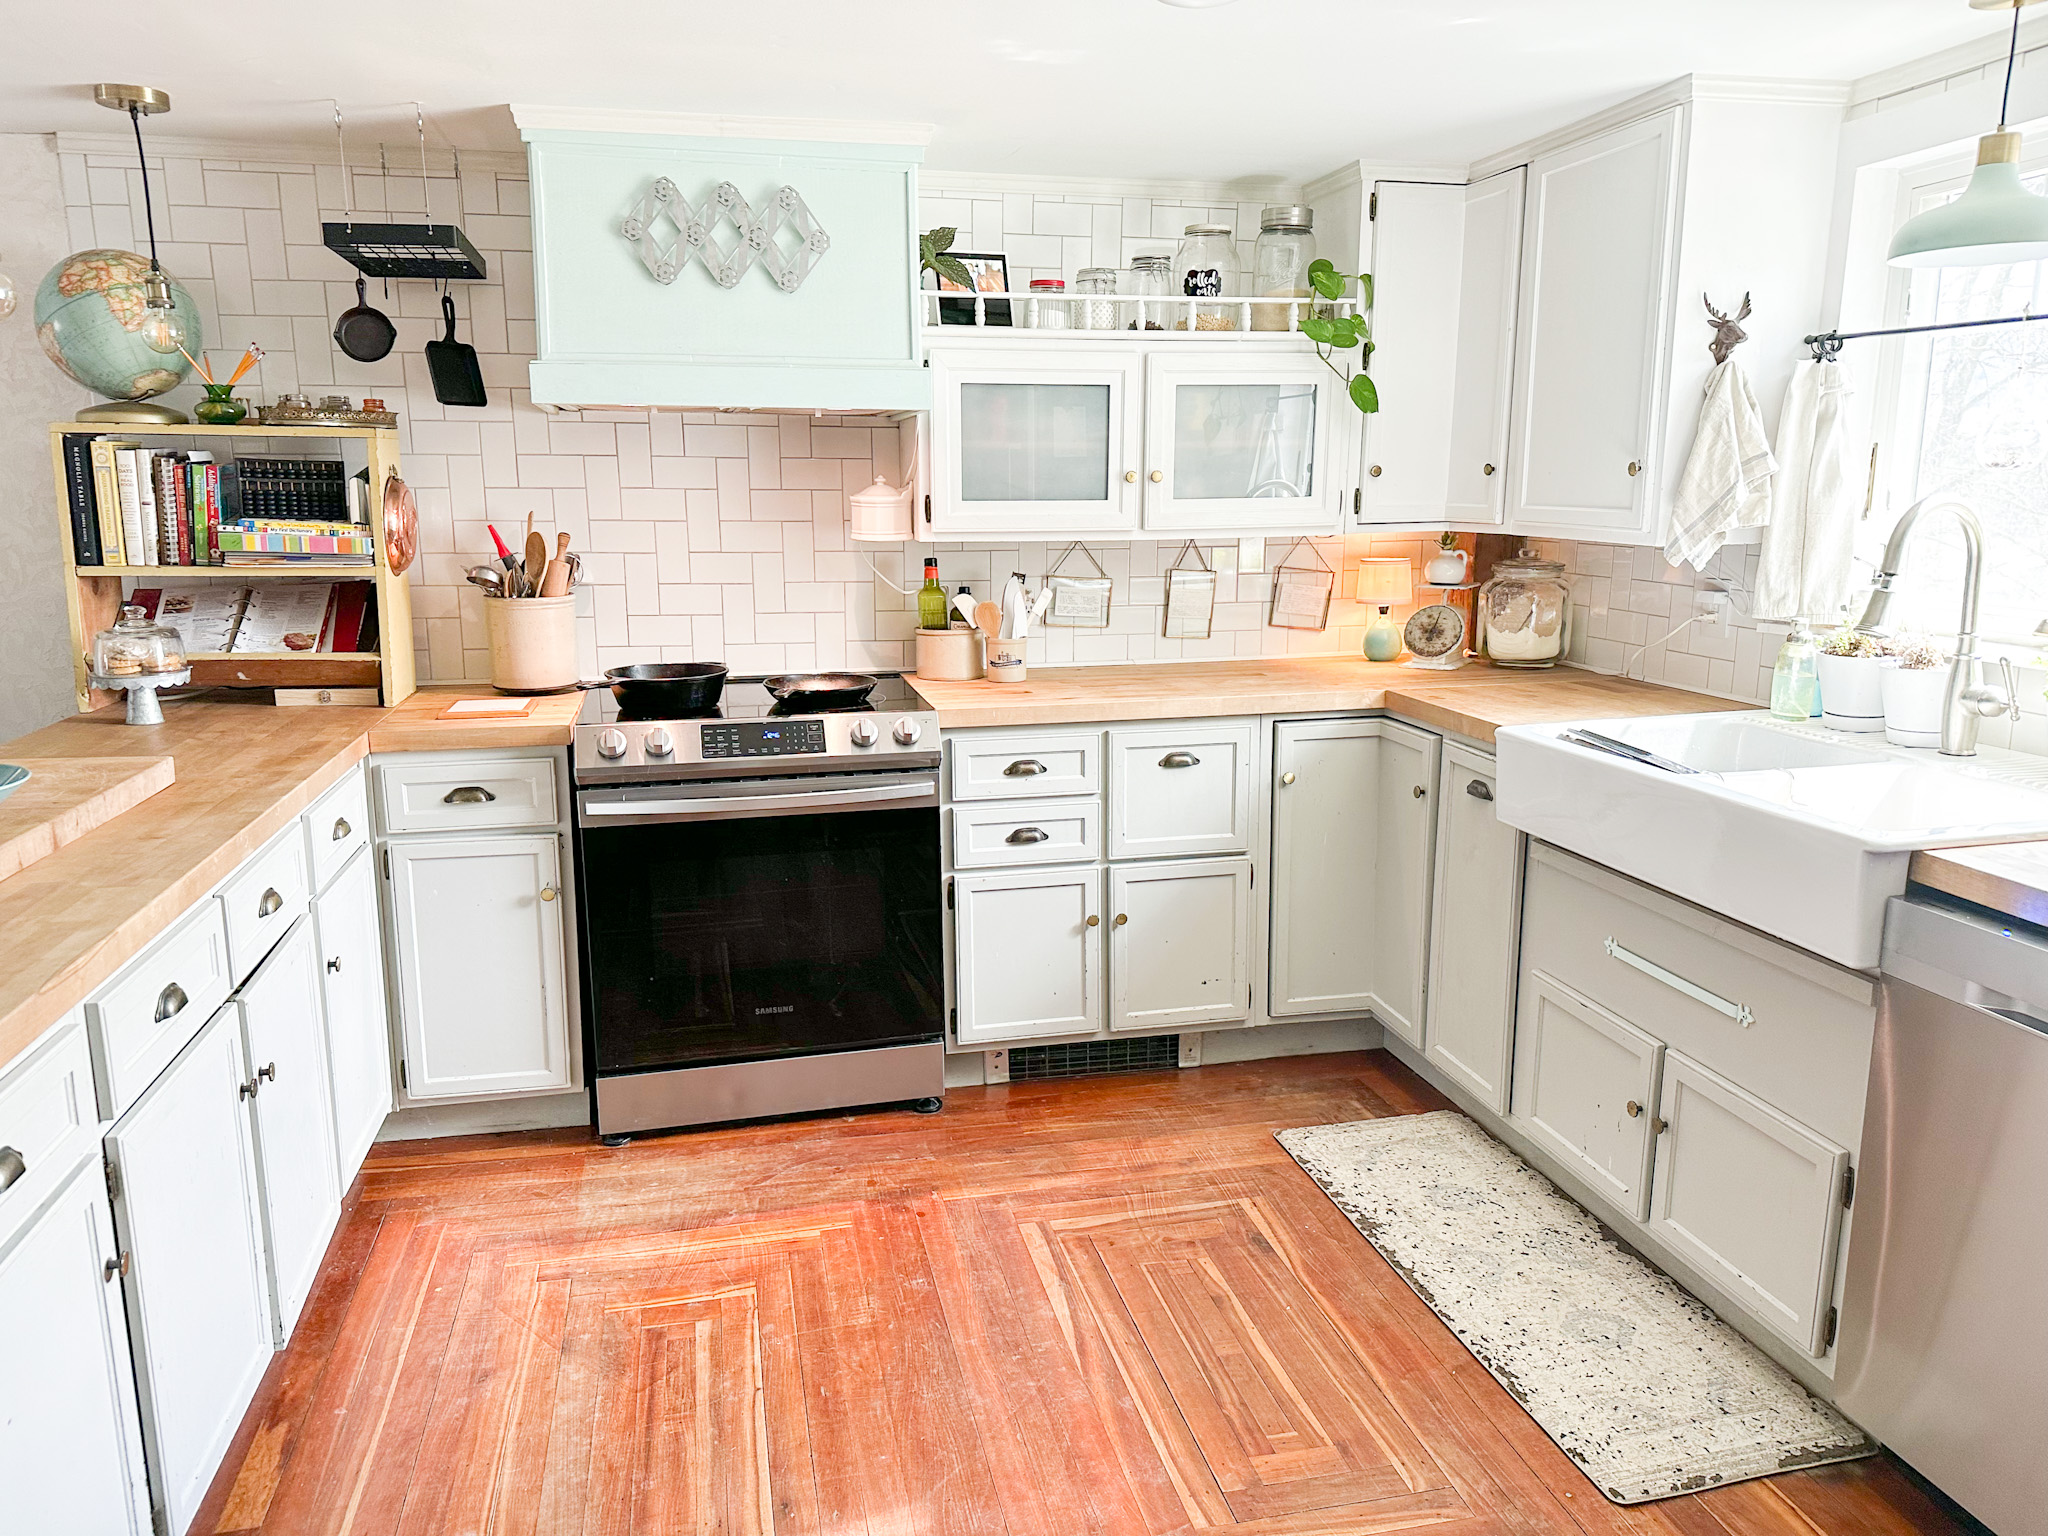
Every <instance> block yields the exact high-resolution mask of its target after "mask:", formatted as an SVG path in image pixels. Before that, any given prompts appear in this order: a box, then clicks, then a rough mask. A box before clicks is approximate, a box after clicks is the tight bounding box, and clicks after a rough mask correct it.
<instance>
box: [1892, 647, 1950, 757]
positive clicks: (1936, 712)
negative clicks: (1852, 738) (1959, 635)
mask: <svg viewBox="0 0 2048 1536" xmlns="http://www.w3.org/2000/svg"><path fill="white" fill-rule="evenodd" d="M1948 672H1949V669H1948V668H1947V667H1945V666H1944V667H1921V668H1918V669H1913V668H1907V667H1880V668H1879V669H1878V676H1879V677H1880V679H1882V681H1881V682H1880V684H1879V686H1880V687H1881V688H1882V689H1883V691H1884V739H1885V740H1886V741H1888V742H1890V743H1891V744H1892V745H1893V746H1895V747H1938V746H1940V745H1941V704H1942V700H1943V699H1945V698H1946V697H1947V696H1948Z"/></svg>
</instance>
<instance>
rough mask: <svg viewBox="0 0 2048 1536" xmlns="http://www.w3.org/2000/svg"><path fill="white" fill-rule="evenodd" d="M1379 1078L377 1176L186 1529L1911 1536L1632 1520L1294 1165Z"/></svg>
mask: <svg viewBox="0 0 2048 1536" xmlns="http://www.w3.org/2000/svg"><path fill="white" fill-rule="evenodd" d="M1442 1107H1445V1106H1444V1104H1443V1101H1442V1100H1441V1099H1439V1098H1438V1097H1437V1096H1436V1095H1435V1094H1434V1093H1433V1092H1432V1091H1431V1090H1430V1089H1429V1088H1428V1087H1426V1086H1425V1085H1424V1084H1422V1083H1421V1082H1419V1081H1418V1080H1417V1079H1416V1078H1415V1077H1413V1076H1412V1075H1411V1074H1409V1073H1408V1072H1407V1071H1405V1070H1404V1069H1402V1068H1401V1067H1400V1066H1399V1065H1398V1064H1397V1063H1395V1062H1394V1061H1393V1060H1392V1059H1391V1058H1390V1057H1389V1056H1387V1055H1386V1054H1385V1053H1384V1052H1373V1053H1369V1054H1365V1055H1351V1056H1323V1057H1309V1058H1296V1059H1292V1060H1283V1061H1269V1062H1252V1063H1246V1064H1241V1065H1233V1066H1218V1067H1206V1068H1200V1069H1195V1070H1191V1071H1185V1072H1169V1073H1159V1074H1152V1075H1146V1076H1136V1077H1123V1078H1096V1079H1086V1080H1081V1081H1075V1082H1065V1083H1049V1084H1035V1085H1013V1086H1011V1087H1007V1088H990V1089H972V1090H967V1091H960V1092H955V1093H954V1094H952V1095H951V1096H950V1097H949V1098H948V1100H947V1104H946V1110H945V1113H944V1114H943V1115H940V1116H938V1117H934V1118H924V1117H919V1116H914V1115H912V1114H910V1113H908V1112H897V1111H890V1112H880V1113H869V1114H862V1115H856V1116H847V1117H833V1118H829V1119H818V1120H808V1121H799V1122H790V1123H784V1124H777V1125H766V1126H751V1127H742V1128H738V1129H729V1130H718V1131H708V1132H697V1133H693V1134H688V1135H679V1136H673V1137H667V1138H662V1139H657V1140H651V1141H643V1142H638V1143H635V1144H634V1145H632V1146H630V1147H627V1148H624V1149H621V1150H617V1151H611V1150H607V1149H605V1148H603V1147H601V1146H599V1145H597V1144H596V1143H595V1141H594V1140H593V1139H592V1138H591V1137H590V1136H589V1134H588V1133H587V1132H582V1131H577V1132H547V1133H533V1134H525V1135H510V1136H491V1137H475V1138H465V1139H462V1140H450V1141H440V1142H410V1143H397V1144H389V1145H384V1146H380V1147H379V1148H378V1149H377V1150H376V1151H375V1152H374V1153H373V1154H372V1157H371V1160H370V1162H369V1165H368V1166H367V1167H366V1168H365V1169H364V1171H363V1175H362V1178H361V1180H360V1183H359V1184H358V1186H357V1189H356V1191H355V1192H354V1195H353V1197H352V1201H351V1205H350V1208H349V1210H348V1212H347V1213H346V1214H345V1216H344V1219H343V1223H342V1227H341V1230H340V1232H339V1234H338V1235H337V1237H336V1239H335V1242H334V1246H333V1248H332V1250H331V1252H330V1253H329V1255H328V1260H327V1264H326V1268H325V1270H324V1271H323V1273H322V1276H321V1279H320V1282H319V1286H318V1289H317V1291H316V1293H315V1296H314V1299H313V1302H312V1303H311V1304H310V1305H309V1307H308V1309H307V1312H306V1315H305V1318H304V1319H303V1320H302V1321H301V1323H300V1324H299V1327H298V1331H297V1333H296V1335H295V1336H294V1338H293V1340H292V1344H291V1347H290V1348H289V1349H288V1350H287V1351H286V1352H285V1353H284V1354H282V1355H280V1356H279V1357H278V1359H277V1361H276V1363H275V1365H274V1366H273V1368H272V1369H271V1372H270V1374H269V1376H268V1377H267V1378H266V1380H265V1383H264V1386H263V1389H262V1391H261V1393H260V1394H259V1396H258V1398H257V1401H256V1403H255V1404H254V1405H253V1407H252V1408H251V1410H250V1412H249V1415H248V1418H247V1420H246V1421H245V1423H244V1424H243V1427H242V1431H241V1435H240V1438H239V1439H238V1441H237V1443H236V1445H235V1448H234V1449H233V1451H232V1452H231V1453H230V1455H229V1457H228V1460H227V1463H226V1465H225V1466H224V1467H223V1469H222V1471H221V1473H220V1476H219V1477H218V1478H217V1479H216V1481H215V1484H214V1488H213V1490H212V1493H211V1496H210V1497H209V1499H208V1501H207V1504H206V1507H205V1508H204V1509H203V1510H202V1511H201V1513H200V1517H199V1520H198V1521H197V1522H196V1524H195V1526H194V1529H195V1530H196V1531H201V1532H205V1531H213V1532H220V1533H230V1532H234V1533H240V1532H259V1531H260V1532H264V1533H267V1536H286V1533H289V1536H316V1533H317V1536H330V1533H337V1536H338V1533H357V1536H372V1533H374V1536H383V1533H400V1536H458V1533H460V1536H472V1533H474V1536H483V1533H491V1536H568V1533H572V1532H573V1533H587V1536H627V1533H632V1536H655V1533H659V1536H672V1533H691V1536H700V1533H701V1536H710V1533H720V1536H769V1533H774V1536H810V1533H820V1536H824V1533H832V1536H839V1533H864V1536H882V1533H904V1536H922V1533H927V1532H929V1533H948V1536H998V1533H1003V1536H1083V1533H1087V1536H1140V1533H1143V1536H1163V1533H1167V1532H1180V1531H1217V1532H1230V1533H1245V1536H1250V1533H1258V1536H1312V1533H1315V1536H1337V1533H1353V1532H1385V1531H1398V1530H1406V1529H1408V1528H1411V1527H1433V1528H1434V1529H1435V1530H1436V1531H1438V1532H1441V1533H1442V1536H1506V1533H1515V1536H1539V1533H1550V1532H1556V1533H1560V1536H1609V1533H1613V1536H1621V1533H1630V1536H1815V1533H1829V1536H1832V1533H1837V1532H1839V1533H1844V1536H1848V1533H1857V1536H1893V1533H1904V1532H1909V1531H1951V1530H1956V1529H1957V1528H1958V1527H1957V1526H1956V1524H1955V1522H1953V1521H1952V1520H1950V1519H1949V1517H1948V1516H1947V1515H1945V1514H1944V1513H1943V1512H1942V1510H1941V1509H1939V1508H1937V1507H1936V1505H1935V1504H1934V1503H1933V1502H1932V1501H1931V1500H1930V1499H1929V1498H1928V1497H1927V1496H1925V1495H1924V1494H1922V1493H1921V1492H1920V1491H1919V1490H1918V1489H1917V1488H1916V1487H1915V1486H1914V1485H1913V1484H1912V1482H1911V1481H1910V1480H1909V1479H1908V1478H1907V1477H1906V1476H1905V1475H1904V1474H1903V1473H1902V1472H1901V1471H1900V1470H1899V1469H1898V1468H1897V1467H1896V1466H1895V1465H1893V1464H1891V1463H1888V1462H1886V1461H1884V1460H1871V1461H1865V1462H1860V1463H1855V1464H1852V1465H1849V1466H1844V1467H1831V1468H1826V1469H1822V1470H1817V1471H1812V1472H1802V1473H1794V1474H1790V1475H1787V1476H1783V1477H1779V1478H1774V1479H1771V1480H1768V1481H1761V1482H1754V1483H1746V1484H1741V1485H1738V1486H1736V1487H1732V1488H1725V1489H1720V1490H1717V1491H1713V1492H1708V1493H1702V1494H1697V1495H1693V1496H1689V1497H1686V1498H1681V1499H1675V1500H1668V1501H1665V1502H1663V1503H1659V1504H1654V1505H1647V1506H1640V1507H1637V1508H1635V1509H1618V1508H1616V1507H1614V1506H1612V1505H1610V1504H1608V1503H1607V1502H1606V1501H1605V1500H1604V1499H1602V1498H1601V1497H1600V1495H1599V1494H1598V1493H1597V1492H1595V1491H1594V1489H1593V1487H1592V1485H1591V1484H1590V1483H1588V1482H1587V1481H1586V1480H1585V1479H1584V1477H1582V1476H1581V1475H1580V1473H1579V1472H1578V1471H1577V1469H1576V1468H1574V1467H1573V1466H1572V1464H1571V1463H1570V1462H1569V1461H1567V1460H1566V1459H1565V1457H1564V1455H1563V1454H1562V1453H1561V1452H1560V1451H1558V1450H1557V1449H1556V1447H1555V1446H1553V1445H1552V1444H1551V1443H1550V1441H1549V1440H1548V1439H1546V1438H1545V1436H1544V1435H1543V1432H1542V1431H1541V1430H1540V1429H1538V1428H1537V1427H1536V1425H1535V1423H1534V1422H1533V1421H1532V1420H1531V1419H1529V1417H1528V1416H1527V1415H1526V1414H1524V1413H1523V1412H1522V1410H1521V1409H1520V1408H1518V1407H1517V1406H1516V1405H1515V1403H1514V1401H1513V1399H1512V1398H1510V1397H1509V1395H1508V1394H1507V1393H1506V1392H1505V1391H1504V1390H1502V1389H1501V1387H1500V1386H1498V1385H1497V1384H1496V1383H1495V1382H1494V1381H1493V1379H1492V1378H1491V1377H1490V1376H1488V1375H1487V1374H1486V1372H1485V1371H1484V1370H1483V1369H1481V1368H1480V1366H1479V1365H1478V1364H1477V1363H1476V1362H1475V1361H1474V1360H1473V1359H1472V1357H1471V1356H1470V1355H1469V1354H1467V1353H1466V1351H1465V1350H1464V1348H1463V1347H1462V1346H1461V1345H1459V1344H1458V1342H1457V1341H1456V1340H1455V1339H1454V1338H1453V1337H1452V1336H1451V1334H1450V1333H1449V1332H1448V1331H1447V1330H1446V1329H1445V1328H1444V1326H1443V1325H1442V1324H1441V1323H1440V1322H1438V1321H1437V1319H1436V1318H1435V1316H1433V1315H1432V1314H1431V1312H1430V1311H1429V1309H1428V1308H1427V1307H1425V1306H1424V1305H1423V1304H1422V1303H1421V1302H1420V1301H1419V1300H1417V1299H1416V1297H1415V1296H1414V1295H1413V1294H1412V1293H1411V1292H1410V1291H1409V1290H1408V1289H1407V1287H1406V1286H1404V1285H1403V1284H1402V1283H1401V1281H1400V1280H1399V1278H1398V1277H1396V1276H1395V1274H1394V1273H1393V1272H1392V1271H1391V1270H1390V1269H1389V1268H1388V1267H1387V1265H1386V1264H1385V1263H1384V1261H1382V1260H1381V1259H1380V1257H1379V1256H1378V1255H1377V1254H1376V1253H1375V1252H1374V1251H1373V1250H1372V1248H1371V1247H1370V1246H1369V1245H1368V1244H1367V1243H1366V1242H1365V1241H1364V1240H1363V1239H1362V1238H1361V1237H1359V1236H1358V1234H1357V1233H1356V1232H1354V1231H1353V1230H1352V1228H1351V1227H1350V1225H1349V1224H1348V1223H1347V1222H1346V1221H1345V1220H1344V1219H1343V1217H1342V1216H1340V1215H1339V1214H1338V1213H1337V1211H1336V1210H1335V1209H1334V1208H1333V1207H1332V1206H1331V1205H1330V1204H1329V1202H1328V1201H1327V1200H1325V1199H1324V1198H1323V1196H1322V1194H1321V1193H1320V1192H1319V1191H1318V1190H1317V1189H1316V1188H1315V1186H1314V1185H1313V1184H1312V1183H1310V1181H1309V1180H1308V1178H1307V1177H1306V1176H1305V1175H1304V1174H1303V1173H1302V1172H1301V1171H1300V1170H1299V1169H1298V1168H1296V1167H1295V1165H1294V1164H1293V1163H1292V1162H1291V1161H1290V1160H1289V1159H1288V1158H1287V1156H1286V1154H1285V1153H1283V1152H1282V1151H1281V1150H1280V1148H1279V1146H1278V1145H1277V1144H1276V1143H1275V1142H1274V1141H1273V1139H1272V1135H1271V1133H1272V1132H1273V1131H1274V1130H1276V1129H1278V1128H1281V1127H1285V1126H1290V1125H1313V1124H1320V1123H1324V1122H1328V1121H1333V1120H1347V1119H1358V1118H1362V1117H1365V1116H1372V1115H1389V1114H1407V1113H1415V1112H1418V1111H1421V1110H1426V1109H1435V1108H1442Z"/></svg>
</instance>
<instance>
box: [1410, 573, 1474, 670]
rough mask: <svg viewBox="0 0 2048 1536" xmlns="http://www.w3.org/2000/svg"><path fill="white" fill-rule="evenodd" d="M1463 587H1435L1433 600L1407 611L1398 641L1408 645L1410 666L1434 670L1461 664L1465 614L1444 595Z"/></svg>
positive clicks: (1463, 651)
mask: <svg viewBox="0 0 2048 1536" xmlns="http://www.w3.org/2000/svg"><path fill="white" fill-rule="evenodd" d="M1462 590H1464V589H1463V588H1458V587H1452V588H1439V589H1437V600H1436V601H1435V602H1433V603H1427V604H1425V605H1424V606H1422V607H1420V608H1418V609H1416V610H1415V611H1414V612H1413V613H1411V614H1409V615H1408V622H1407V623H1406V624H1405V625H1403V626H1402V628H1401V641H1402V643H1403V644H1404V645H1406V646H1407V647H1408V651H1409V660H1408V665H1409V666H1411V667H1424V668H1428V669H1429V670H1431V671H1436V672H1454V671H1456V670H1457V669H1458V668H1459V667H1462V666H1463V665H1465V637H1466V633H1467V631H1468V629H1469V627H1470V626H1469V625H1467V623H1466V622H1465V615H1464V614H1463V613H1461V612H1460V611H1459V610H1458V609H1456V608H1453V607H1452V606H1451V605H1450V604H1449V603H1447V602H1445V601H1444V598H1445V597H1446V596H1447V595H1448V594H1449V593H1450V592H1455V591H1462Z"/></svg>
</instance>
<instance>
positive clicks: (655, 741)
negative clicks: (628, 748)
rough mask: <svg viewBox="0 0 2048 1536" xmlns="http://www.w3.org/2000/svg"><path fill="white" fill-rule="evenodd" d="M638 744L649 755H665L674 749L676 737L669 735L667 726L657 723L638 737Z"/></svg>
mask: <svg viewBox="0 0 2048 1536" xmlns="http://www.w3.org/2000/svg"><path fill="white" fill-rule="evenodd" d="M640 746H641V748H642V750H644V751H645V752H646V753H647V755H648V756H649V757H667V756H668V755H669V753H671V752H673V751H675V749H676V739H675V737H673V736H671V735H669V733H668V727H667V726H664V725H657V726H656V727H655V728H654V729H653V730H651V731H649V732H648V733H647V734H646V735H645V736H642V737H641V738H640Z"/></svg>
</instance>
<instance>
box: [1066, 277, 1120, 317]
mask: <svg viewBox="0 0 2048 1536" xmlns="http://www.w3.org/2000/svg"><path fill="white" fill-rule="evenodd" d="M1074 292H1075V294H1076V295H1077V297H1076V298H1075V300H1074V306H1073V308H1074V324H1075V326H1076V327H1078V328H1079V329H1081V330H1084V331H1113V330H1115V329H1116V299H1115V297H1114V295H1115V293H1116V268H1115V267H1083V268H1082V269H1081V270H1080V272H1079V273H1078V274H1077V275H1076V276H1075V278H1074Z"/></svg>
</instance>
